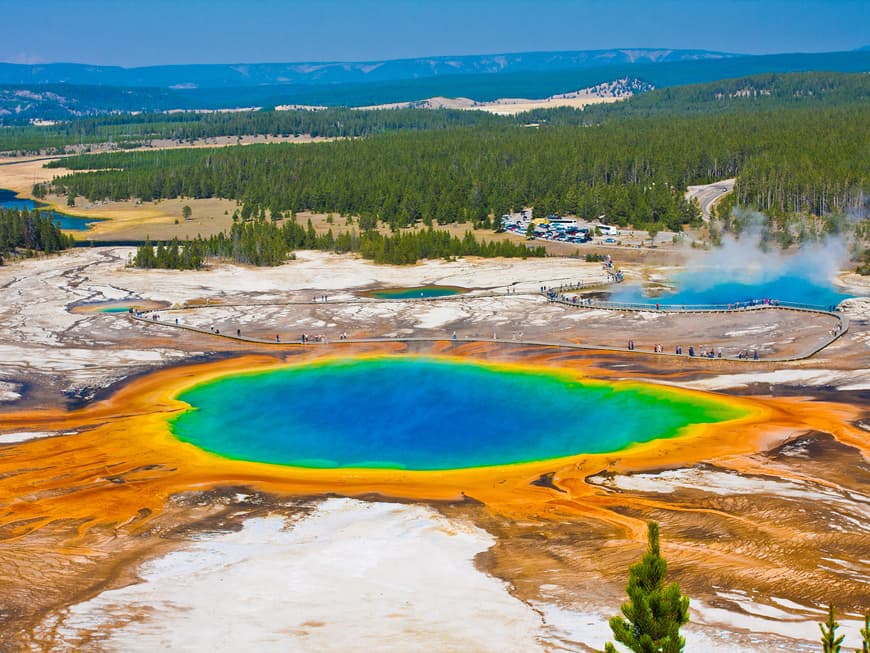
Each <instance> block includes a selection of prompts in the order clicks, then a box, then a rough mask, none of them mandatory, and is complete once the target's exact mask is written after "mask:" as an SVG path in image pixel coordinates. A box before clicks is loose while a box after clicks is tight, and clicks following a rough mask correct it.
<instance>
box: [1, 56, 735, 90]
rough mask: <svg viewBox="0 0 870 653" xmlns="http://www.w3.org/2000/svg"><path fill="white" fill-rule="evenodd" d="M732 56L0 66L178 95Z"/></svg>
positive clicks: (10, 74) (34, 77) (49, 80)
mask: <svg viewBox="0 0 870 653" xmlns="http://www.w3.org/2000/svg"><path fill="white" fill-rule="evenodd" d="M736 56H741V55H735V54H729V53H724V52H713V51H709V50H673V49H668V48H659V49H652V48H620V49H611V50H577V51H564V52H520V53H505V54H484V55H463V56H455V57H453V56H439V57H419V58H414V59H393V60H385V61H362V62H294V63H254V64H191V65H173V66H146V67H140V68H122V67H119V66H93V65H88V64H76V63H52V64H12V63H0V84H76V85H88V86H127V87H153V88H172V89H179V90H182V89H184V90H186V89H197V88H228V87H239V86H263V85H270V86H271V85H282V84H348V83H354V84H358V83H365V82H385V81H397V80H403V79H423V78H427V77H439V76H444V75H480V74H500V73H513V72H546V71H555V70H567V69H580V68H597V67H602V66H615V65H640V64H655V63H673V62H678V61H700V60H709V59H724V58H730V57H736Z"/></svg>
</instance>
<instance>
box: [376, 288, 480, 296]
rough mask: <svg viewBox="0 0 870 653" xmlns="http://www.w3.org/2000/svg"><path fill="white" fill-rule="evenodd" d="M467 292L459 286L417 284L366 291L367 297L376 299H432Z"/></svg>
mask: <svg viewBox="0 0 870 653" xmlns="http://www.w3.org/2000/svg"><path fill="white" fill-rule="evenodd" d="M464 292H466V289H465V288H459V287H457V286H417V287H414V288H384V289H382V290H372V291H370V292H367V293H366V297H372V298H374V299H430V298H432V297H449V296H450V295H459V294H462V293H464Z"/></svg>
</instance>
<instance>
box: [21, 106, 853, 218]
mask: <svg viewBox="0 0 870 653" xmlns="http://www.w3.org/2000/svg"><path fill="white" fill-rule="evenodd" d="M867 142H870V107H868V106H867V105H865V104H857V105H850V106H846V107H834V108H828V109H819V108H791V109H782V110H778V111H772V112H747V113H737V114H730V115H704V116H684V117H658V116H654V117H650V118H635V119H632V120H626V121H611V122H605V123H603V124H600V125H595V126H587V127H574V126H566V125H552V126H542V127H540V128H538V129H527V128H516V129H498V128H492V127H489V126H486V125H477V126H470V127H457V128H454V129H450V130H439V131H418V132H396V133H384V134H380V135H377V136H373V137H370V138H366V139H362V140H347V141H338V142H331V143H318V144H309V145H305V146H298V145H280V144H273V145H252V146H247V147H243V148H220V149H186V150H172V151H161V152H125V153H108V154H96V155H90V156H81V157H74V158H70V159H65V160H64V161H62V162H57V163H54V164H50V165H52V166H56V167H60V166H61V165H62V166H63V167H67V168H71V169H73V170H78V171H87V170H92V171H93V172H89V173H87V174H83V173H78V174H75V173H74V174H70V175H66V176H62V177H59V178H57V179H55V180H54V182H53V187H52V189H53V190H54V191H55V192H57V193H59V194H74V195H77V196H85V197H87V198H88V199H89V200H91V201H97V200H102V199H112V200H120V199H127V198H139V199H142V200H144V201H149V200H159V199H163V198H174V197H192V198H197V197H222V198H228V199H235V200H237V201H238V202H240V203H241V204H242V207H243V209H244V210H246V211H248V212H249V213H254V214H256V213H260V212H266V211H268V212H269V214H270V215H272V216H280V215H282V214H285V213H287V212H290V211H305V210H308V211H314V212H335V213H339V214H340V215H354V216H360V217H362V218H365V219H367V220H370V219H376V220H381V221H383V222H384V223H386V224H389V225H391V226H393V227H397V228H398V227H403V226H408V225H413V224H415V223H417V222H423V223H424V224H426V225H430V224H433V223H434V222H435V221H437V222H439V223H451V222H470V223H472V224H474V225H475V226H493V225H492V220H493V218H494V217H495V216H500V215H502V214H504V213H507V212H509V211H511V210H518V209H520V208H523V207H528V206H533V207H534V210H535V214H536V216H545V215H547V214H550V213H560V214H576V215H580V216H586V217H595V216H598V215H601V214H605V215H606V216H607V217H608V218H609V219H610V220H611V221H612V222H613V223H615V224H618V225H627V224H632V225H634V226H635V227H640V228H646V227H652V228H655V229H659V230H662V229H670V230H679V229H680V228H681V225H682V224H685V223H690V222H693V221H696V220H697V219H698V216H699V212H698V210H697V207H695V206H692V205H690V204H688V203H687V202H686V201H685V199H684V197H683V195H684V192H685V189H686V186H687V185H688V184H697V183H708V182H711V181H714V180H718V179H723V178H727V177H734V176H736V177H737V178H738V182H737V186H736V194H737V197H738V198H739V203H740V204H741V205H743V206H748V207H754V208H758V209H760V210H765V211H784V212H800V213H812V214H816V215H827V214H829V213H835V212H861V211H865V210H866V201H867V200H866V198H867V197H868V193H867V189H868V180H870V150H868V148H866V147H865V146H864V145H865V144H866V143H867ZM36 190H40V191H44V190H45V188H41V189H39V188H38V189H36ZM496 226H497V225H496Z"/></svg>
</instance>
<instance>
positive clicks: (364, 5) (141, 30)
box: [0, 0, 870, 66]
mask: <svg viewBox="0 0 870 653" xmlns="http://www.w3.org/2000/svg"><path fill="white" fill-rule="evenodd" d="M0 16H2V19H3V23H4V27H5V29H4V30H3V36H2V38H0V61H12V62H17V63H45V62H56V61H68V62H82V63H93V64H105V65H121V66H142V65H159V64H178V63H240V62H263V61H276V62H280V61H336V60H351V61H360V60H377V59H396V58H403V57H417V56H427V55H444V54H482V53H494V52H522V51H530V50H587V49H602V48H612V47H656V48H659V47H662V48H664V47H667V48H700V49H708V50H720V51H728V52H743V53H748V54H756V53H772V52H824V51H832V50H851V49H854V48H857V47H861V46H865V45H868V44H870V28H868V24H870V0H811V1H800V0H797V1H791V2H785V1H782V0H777V1H765V0H719V1H716V2H712V1H710V2H677V1H656V0H574V1H570V0H500V1H499V2H485V1H483V0H437V1H424V0H416V1H414V0H379V1H374V0H245V1H239V0H38V1H37V0H0Z"/></svg>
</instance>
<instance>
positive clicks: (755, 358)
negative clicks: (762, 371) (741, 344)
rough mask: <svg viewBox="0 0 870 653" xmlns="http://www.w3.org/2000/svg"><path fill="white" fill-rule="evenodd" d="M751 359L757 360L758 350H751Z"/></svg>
mask: <svg viewBox="0 0 870 653" xmlns="http://www.w3.org/2000/svg"><path fill="white" fill-rule="evenodd" d="M752 360H754V361H757V360H758V350H757V349H753V350H752Z"/></svg>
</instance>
